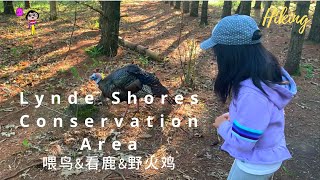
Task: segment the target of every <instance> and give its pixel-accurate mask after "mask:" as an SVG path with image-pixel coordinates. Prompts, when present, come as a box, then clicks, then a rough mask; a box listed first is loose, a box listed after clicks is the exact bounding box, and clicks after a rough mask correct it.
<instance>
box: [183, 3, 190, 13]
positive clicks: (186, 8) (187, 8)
mask: <svg viewBox="0 0 320 180" xmlns="http://www.w3.org/2000/svg"><path fill="white" fill-rule="evenodd" d="M189 12H190V2H189V1H183V13H189Z"/></svg>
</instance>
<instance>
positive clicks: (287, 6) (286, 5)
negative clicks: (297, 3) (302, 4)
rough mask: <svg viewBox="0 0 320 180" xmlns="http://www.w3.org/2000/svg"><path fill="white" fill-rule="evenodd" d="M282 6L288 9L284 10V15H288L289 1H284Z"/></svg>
mask: <svg viewBox="0 0 320 180" xmlns="http://www.w3.org/2000/svg"><path fill="white" fill-rule="evenodd" d="M284 6H285V7H286V8H287V9H288V10H287V11H286V13H285V14H286V15H288V13H289V8H290V1H284Z"/></svg>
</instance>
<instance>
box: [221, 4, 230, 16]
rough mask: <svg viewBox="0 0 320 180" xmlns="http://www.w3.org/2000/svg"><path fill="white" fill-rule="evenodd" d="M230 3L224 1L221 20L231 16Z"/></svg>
mask: <svg viewBox="0 0 320 180" xmlns="http://www.w3.org/2000/svg"><path fill="white" fill-rule="evenodd" d="M231 9H232V1H224V3H223V9H222V15H221V18H224V17H226V16H230V15H231Z"/></svg>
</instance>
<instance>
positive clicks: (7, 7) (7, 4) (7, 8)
mask: <svg viewBox="0 0 320 180" xmlns="http://www.w3.org/2000/svg"><path fill="white" fill-rule="evenodd" d="M3 9H4V10H3V13H4V14H14V9H13V3H12V1H3Z"/></svg>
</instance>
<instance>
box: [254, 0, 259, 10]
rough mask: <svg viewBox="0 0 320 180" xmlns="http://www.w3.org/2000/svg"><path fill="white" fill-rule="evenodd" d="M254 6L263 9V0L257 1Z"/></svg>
mask: <svg viewBox="0 0 320 180" xmlns="http://www.w3.org/2000/svg"><path fill="white" fill-rule="evenodd" d="M253 8H254V9H261V1H256V3H255V4H254V7H253Z"/></svg>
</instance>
